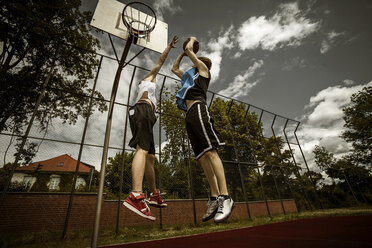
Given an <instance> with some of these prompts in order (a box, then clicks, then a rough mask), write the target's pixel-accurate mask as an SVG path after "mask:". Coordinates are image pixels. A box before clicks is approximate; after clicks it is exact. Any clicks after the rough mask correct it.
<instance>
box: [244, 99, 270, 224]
mask: <svg viewBox="0 0 372 248" xmlns="http://www.w3.org/2000/svg"><path fill="white" fill-rule="evenodd" d="M250 107H251V105H248V107H247V110H246V112H245V116H244V121H245V119H246V118H247V115H248V112H249V109H250ZM245 127H246V132H247V134H248V136H250V134H249V129H248V125H246V126H245ZM248 144H249V148H250V150H251V152H252V155H253V156H252V157H253V160H254V163H255V165H256V168H257V173H258V178H259V181H260V186H261V191H262V196H263V198H264V201H265V205H266V211H267V214H268V215H269V216H270V218H272V217H271V213H270V208H269V203H268V202H267V198H266V194H265V189H264V187H263V183H262V178H261V172H260V166H259V165H258V160H257V158H256V153H255V151H254V149H253V145H252V142H251V140H250V139H248Z"/></svg>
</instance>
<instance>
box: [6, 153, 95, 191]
mask: <svg viewBox="0 0 372 248" xmlns="http://www.w3.org/2000/svg"><path fill="white" fill-rule="evenodd" d="M76 165H77V160H76V159H74V158H72V157H71V156H69V155H67V154H64V155H61V156H58V157H54V158H50V159H47V160H43V161H38V162H34V163H31V164H29V165H27V166H21V167H17V168H16V169H15V172H14V174H13V177H12V180H11V183H13V184H18V185H23V186H26V188H28V189H31V188H32V186H33V185H35V183H39V184H40V183H42V184H43V185H41V186H42V188H46V189H49V190H56V191H58V190H60V189H61V187H60V186H61V185H60V184H61V179H63V178H65V177H66V176H67V177H68V179H69V182H68V183H70V184H71V183H72V178H73V175H74V174H75V170H76ZM93 173H94V166H92V165H89V164H87V163H84V162H80V164H79V174H78V178H77V181H76V186H75V188H78V187H80V186H82V187H84V186H86V185H87V184H89V185H90V181H91V180H92V176H93ZM41 178H43V180H42V179H41ZM38 180H39V182H38ZM39 186H40V185H39Z"/></svg>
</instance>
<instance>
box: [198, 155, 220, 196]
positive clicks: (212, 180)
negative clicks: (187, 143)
mask: <svg viewBox="0 0 372 248" xmlns="http://www.w3.org/2000/svg"><path fill="white" fill-rule="evenodd" d="M199 162H200V164H201V166H202V168H203V170H204V174H205V176H206V178H207V180H208V183H209V187H210V188H211V196H213V197H217V196H218V195H219V194H220V191H219V188H218V183H217V178H216V175H215V173H214V171H213V167H212V165H211V161H210V159H209V157H208V156H206V155H205V154H204V155H203V156H201V157H200V158H199Z"/></svg>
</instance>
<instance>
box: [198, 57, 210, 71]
mask: <svg viewBox="0 0 372 248" xmlns="http://www.w3.org/2000/svg"><path fill="white" fill-rule="evenodd" d="M198 59H200V60H201V61H203V63H204V64H205V65H206V66H207V68H208V70H210V69H211V67H212V61H211V60H210V59H209V58H207V57H198Z"/></svg>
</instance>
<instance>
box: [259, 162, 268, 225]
mask: <svg viewBox="0 0 372 248" xmlns="http://www.w3.org/2000/svg"><path fill="white" fill-rule="evenodd" d="M257 172H258V178H259V180H260V185H261V191H262V195H263V197H264V200H265V204H266V210H267V214H268V215H269V216H270V218H271V213H270V208H269V203H268V202H267V198H266V194H265V190H264V187H263V183H262V177H261V172H260V167H259V166H257Z"/></svg>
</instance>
